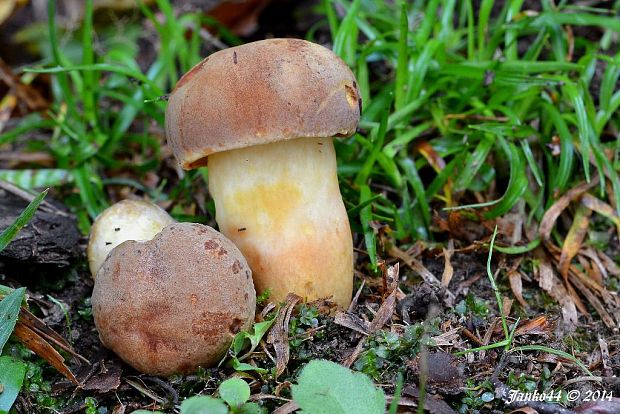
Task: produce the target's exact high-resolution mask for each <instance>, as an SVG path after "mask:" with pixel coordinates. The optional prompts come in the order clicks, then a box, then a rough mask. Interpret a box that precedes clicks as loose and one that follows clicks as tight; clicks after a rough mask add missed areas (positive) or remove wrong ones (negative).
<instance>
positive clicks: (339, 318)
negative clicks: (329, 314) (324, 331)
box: [334, 312, 370, 335]
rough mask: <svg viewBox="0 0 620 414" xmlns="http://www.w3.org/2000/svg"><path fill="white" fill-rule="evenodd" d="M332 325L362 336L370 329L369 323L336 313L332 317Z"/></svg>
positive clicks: (355, 317)
mask: <svg viewBox="0 0 620 414" xmlns="http://www.w3.org/2000/svg"><path fill="white" fill-rule="evenodd" d="M334 323H335V324H336V325H340V326H344V327H345V328H349V329H351V330H353V331H356V332H359V333H361V334H363V335H368V330H369V328H370V326H369V323H368V322H366V321H365V320H363V319H361V318H359V317H358V316H356V315H352V314H350V313H345V312H337V313H336V315H334Z"/></svg>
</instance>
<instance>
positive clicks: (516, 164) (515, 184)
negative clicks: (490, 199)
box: [484, 136, 528, 219]
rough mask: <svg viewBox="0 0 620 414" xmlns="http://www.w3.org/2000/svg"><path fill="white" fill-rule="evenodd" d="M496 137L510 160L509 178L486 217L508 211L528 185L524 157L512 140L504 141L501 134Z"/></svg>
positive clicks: (492, 216)
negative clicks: (503, 190)
mask: <svg viewBox="0 0 620 414" xmlns="http://www.w3.org/2000/svg"><path fill="white" fill-rule="evenodd" d="M498 138H499V142H500V144H501V146H502V148H504V151H505V152H506V156H507V157H508V160H509V161H510V179H509V181H508V187H507V188H506V191H505V192H504V195H503V196H502V197H501V198H500V199H499V201H498V203H497V204H496V205H495V206H494V207H493V208H492V209H490V210H489V211H487V212H486V213H485V214H484V216H485V217H486V218H488V219H490V218H495V217H499V216H501V215H503V214H506V213H508V212H509V211H510V210H511V209H512V207H513V206H514V205H515V204H516V203H517V202H518V201H519V200H520V199H521V197H522V196H523V194H524V193H525V191H526V190H527V186H528V180H527V175H526V174H525V161H524V160H523V158H524V157H523V156H521V154H520V151H519V150H518V148H517V147H516V145H514V144H513V143H512V142H510V143H505V141H504V138H502V137H501V136H498Z"/></svg>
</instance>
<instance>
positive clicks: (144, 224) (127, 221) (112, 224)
mask: <svg viewBox="0 0 620 414" xmlns="http://www.w3.org/2000/svg"><path fill="white" fill-rule="evenodd" d="M174 222H175V221H174V219H173V218H172V217H170V216H169V215H168V213H166V211H165V210H164V209H162V208H160V207H159V206H156V205H155V204H152V203H148V202H146V201H140V200H123V201H119V202H118V203H116V204H114V205H112V206H110V207H108V208H107V209H105V210H104V211H103V212H102V213H101V214H100V215H99V216H98V217H97V219H95V222H94V223H93V225H92V227H91V230H90V238H89V240H88V248H87V250H86V252H87V256H88V265H89V267H90V273H91V275H92V277H93V278H94V277H96V275H97V272H98V271H99V268H100V267H101V264H102V263H103V261H104V260H105V258H106V257H107V256H108V254H109V253H110V252H111V251H112V249H114V248H115V247H116V246H118V245H119V244H121V243H122V242H124V241H126V240H150V239H152V238H153V237H155V235H156V234H157V233H159V232H160V231H161V229H163V228H164V227H166V226H167V225H169V224H172V223H174Z"/></svg>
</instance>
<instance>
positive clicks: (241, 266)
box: [92, 223, 256, 376]
mask: <svg viewBox="0 0 620 414" xmlns="http://www.w3.org/2000/svg"><path fill="white" fill-rule="evenodd" d="M92 306H93V316H94V319H95V326H96V327H97V330H98V331H99V337H100V339H101V342H102V343H103V344H104V345H105V346H106V347H107V348H109V349H111V350H112V351H114V352H115V353H116V354H117V355H118V356H119V357H121V359H123V360H124V361H125V362H127V363H128V364H129V365H131V366H132V367H134V368H135V369H137V370H138V371H140V372H143V373H146V374H150V375H161V376H169V375H172V374H178V373H181V374H185V373H189V372H192V371H195V370H196V369H197V368H198V367H199V366H202V367H209V366H213V365H214V364H216V363H217V362H219V361H220V360H221V358H222V357H223V356H224V354H225V353H226V350H227V349H228V347H229V346H230V343H231V342H232V339H233V337H234V336H235V334H236V333H237V332H239V331H241V330H247V329H248V328H249V327H250V325H251V323H252V322H253V320H254V309H255V306H256V292H255V291H254V286H253V284H252V273H251V270H250V268H249V266H248V264H247V262H246V261H245V259H244V258H243V256H242V255H241V252H240V251H239V249H237V248H236V247H235V245H234V244H233V243H232V242H231V241H230V240H228V239H227V238H226V237H224V236H223V235H222V234H220V233H219V232H217V231H215V230H214V229H212V228H211V227H208V226H204V225H202V224H192V223H176V224H172V225H169V226H167V227H166V228H164V229H163V230H162V231H161V232H160V233H159V234H158V235H157V236H155V238H153V239H152V240H149V241H144V242H139V241H126V242H124V243H122V244H120V245H119V246H117V247H116V248H114V250H112V252H111V253H110V254H109V256H108V258H107V259H106V260H105V262H104V263H103V266H102V267H101V269H100V270H99V273H98V274H97V278H96V279H95V287H94V289H93V296H92Z"/></svg>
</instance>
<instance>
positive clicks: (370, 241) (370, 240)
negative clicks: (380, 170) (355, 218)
mask: <svg viewBox="0 0 620 414" xmlns="http://www.w3.org/2000/svg"><path fill="white" fill-rule="evenodd" d="M371 198H373V196H372V194H371V192H370V187H368V185H366V184H364V185H361V186H360V204H364V203H366V202H367V201H368V200H370V199H371ZM371 221H372V203H369V204H367V205H366V206H365V207H364V208H362V209H361V211H360V222H361V223H362V229H363V231H364V242H365V244H366V250H367V251H368V257H369V259H370V264H371V266H372V268H373V269H376V268H377V239H376V237H375V232H374V230H373V228H372V226H371V225H370V222H371Z"/></svg>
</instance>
